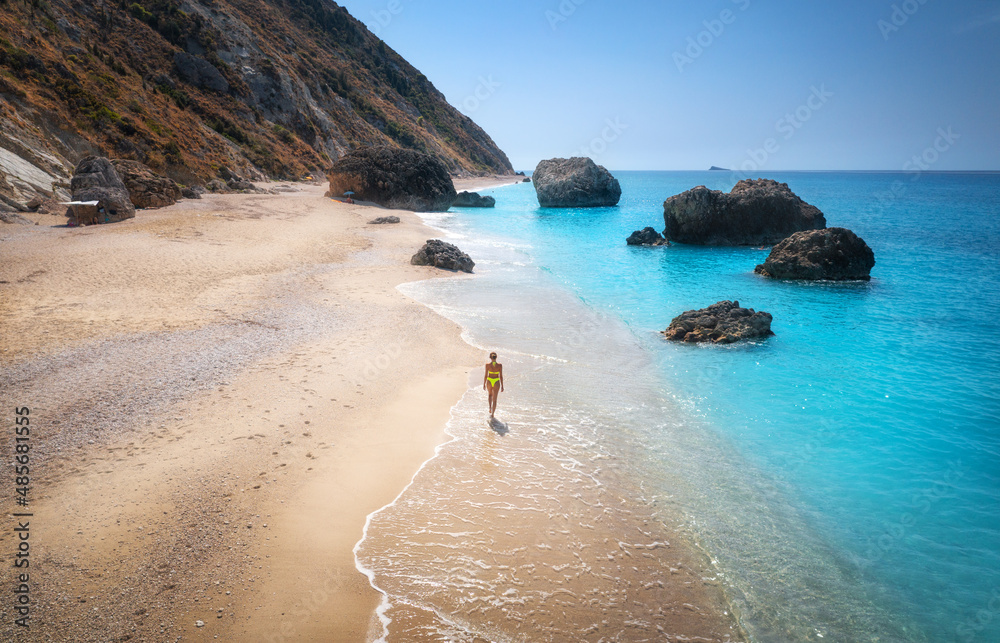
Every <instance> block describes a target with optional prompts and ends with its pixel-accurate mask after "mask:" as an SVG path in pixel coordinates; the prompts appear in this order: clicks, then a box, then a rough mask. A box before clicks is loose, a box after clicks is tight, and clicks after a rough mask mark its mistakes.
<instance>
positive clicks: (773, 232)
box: [663, 179, 826, 246]
mask: <svg viewBox="0 0 1000 643" xmlns="http://www.w3.org/2000/svg"><path fill="white" fill-rule="evenodd" d="M663 222H664V224H665V226H666V227H665V228H664V230H663V235H664V236H665V237H666V238H667V239H669V240H670V241H677V242H680V243H691V244H696V245H705V246H748V245H770V244H774V243H778V242H779V241H781V240H782V239H784V238H785V237H787V236H788V235H790V234H792V233H793V232H799V231H801V230H815V229H822V228H825V227H826V218H825V217H824V216H823V213H822V212H820V211H819V208H816V207H815V206H812V205H809V204H808V203H806V202H805V201H803V200H802V199H800V198H799V197H798V196H796V195H795V194H794V193H793V192H792V191H791V190H790V189H789V188H788V185H787V184H786V183H778V182H777V181H772V180H771V179H747V180H743V181H740V182H739V183H737V184H736V186H735V187H733V189H732V191H730V192H729V193H728V194H726V193H724V192H721V191H719V190H709V189H708V188H706V187H705V186H704V185H699V186H698V187H696V188H693V189H691V190H688V191H687V192H683V193H681V194H677V195H674V196H672V197H670V198H669V199H667V200H666V201H664V203H663Z"/></svg>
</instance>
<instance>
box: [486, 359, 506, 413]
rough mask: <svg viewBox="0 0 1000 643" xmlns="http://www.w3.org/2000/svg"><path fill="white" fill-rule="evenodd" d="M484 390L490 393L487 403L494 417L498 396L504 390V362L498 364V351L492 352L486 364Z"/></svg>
mask: <svg viewBox="0 0 1000 643" xmlns="http://www.w3.org/2000/svg"><path fill="white" fill-rule="evenodd" d="M483 390H485V391H487V392H488V393H489V394H490V397H489V400H488V401H487V404H488V405H489V407H490V417H491V418H492V417H493V414H494V413H495V412H496V410H497V396H498V395H499V394H500V392H501V391H503V364H497V354H496V353H490V362H489V363H488V364H487V365H486V374H485V375H483Z"/></svg>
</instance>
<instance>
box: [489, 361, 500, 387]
mask: <svg viewBox="0 0 1000 643" xmlns="http://www.w3.org/2000/svg"><path fill="white" fill-rule="evenodd" d="M493 364H494V365H496V362H493ZM486 381H487V382H489V383H490V388H493V387H494V386H496V385H497V382H499V381H500V371H490V370H487V371H486Z"/></svg>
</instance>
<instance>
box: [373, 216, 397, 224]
mask: <svg viewBox="0 0 1000 643" xmlns="http://www.w3.org/2000/svg"><path fill="white" fill-rule="evenodd" d="M368 223H369V224H370V225H383V224H386V223H399V217H397V216H396V215H390V216H388V217H376V218H374V219H372V220H371V221H369V222H368Z"/></svg>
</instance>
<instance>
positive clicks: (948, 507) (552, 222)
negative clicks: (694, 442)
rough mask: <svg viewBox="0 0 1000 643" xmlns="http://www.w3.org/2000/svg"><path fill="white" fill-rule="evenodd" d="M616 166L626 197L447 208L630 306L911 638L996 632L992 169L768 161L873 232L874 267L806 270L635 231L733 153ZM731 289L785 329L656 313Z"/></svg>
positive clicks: (658, 353) (598, 303) (549, 269)
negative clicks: (832, 274)
mask: <svg viewBox="0 0 1000 643" xmlns="http://www.w3.org/2000/svg"><path fill="white" fill-rule="evenodd" d="M615 174H616V176H617V177H618V178H619V180H620V181H621V184H622V191H623V196H622V200H621V203H620V204H619V206H618V207H616V208H598V209H566V210H563V209H540V208H538V205H537V201H536V200H535V196H534V190H533V189H532V187H531V185H530V184H522V185H517V186H511V187H506V188H501V189H497V190H494V191H492V192H490V193H492V194H494V195H495V196H496V198H497V207H496V209H495V210H476V209H460V210H453V212H456V216H454V217H449V218H448V219H447V220H446V221H444V222H443V223H442V224H441V225H443V227H445V228H446V229H447V230H449V231H450V232H452V233H454V234H457V235H459V236H462V235H464V236H467V237H474V236H478V237H483V236H485V237H487V238H495V239H505V240H512V241H515V242H516V243H518V244H523V247H525V248H529V249H528V250H526V252H528V253H529V254H530V260H531V262H533V263H534V264H535V265H537V266H538V267H540V268H541V269H542V271H544V272H546V273H548V274H549V275H550V276H551V278H552V280H553V281H554V282H555V283H558V284H561V285H562V286H563V287H565V288H566V289H568V290H570V291H571V292H572V293H574V294H575V295H576V296H577V297H578V298H579V299H580V300H581V301H582V302H584V303H585V304H586V305H587V306H589V307H592V308H593V309H595V310H598V311H601V312H603V313H605V314H608V315H611V316H614V317H616V318H618V319H620V320H621V321H622V322H624V323H625V324H626V325H627V326H628V327H629V328H630V329H631V331H632V333H633V334H634V335H635V337H636V338H637V339H638V341H639V343H640V344H641V345H642V346H643V347H644V349H645V350H647V351H648V352H649V354H650V355H651V356H652V359H653V360H654V361H655V363H656V364H657V365H658V366H659V372H660V373H661V375H662V377H663V382H664V386H665V387H667V388H668V389H669V390H670V391H671V392H672V394H673V396H674V397H675V399H677V401H678V402H679V403H680V404H681V406H682V408H684V409H685V411H686V412H687V413H690V414H691V416H692V417H697V418H699V419H700V420H703V421H704V422H706V423H707V424H708V426H710V427H711V430H712V431H715V432H716V433H717V435H718V437H719V439H720V440H724V441H726V442H728V443H729V444H730V445H732V447H733V448H734V449H735V450H736V451H737V452H738V453H739V455H740V457H741V458H743V459H745V462H746V463H747V464H748V466H752V467H755V468H756V469H758V470H759V471H760V472H761V473H762V474H763V475H765V476H767V477H768V478H769V479H770V480H771V481H772V482H773V484H774V485H775V488H776V489H778V490H779V492H780V494H781V496H782V498H783V500H784V501H786V502H788V503H789V504H790V505H791V507H793V509H794V511H795V512H796V513H797V515H798V516H799V517H800V518H801V520H802V521H803V522H804V523H805V524H806V525H807V526H808V528H809V529H810V530H811V531H812V532H813V533H815V534H817V535H818V538H819V539H820V540H821V541H822V542H823V545H824V546H825V547H828V548H829V549H830V551H831V552H833V555H834V557H835V558H836V559H837V560H838V561H840V564H841V565H842V567H843V571H844V574H845V577H846V578H851V579H854V580H853V581H852V582H857V583H858V586H859V587H864V588H865V591H868V592H870V593H871V594H872V595H873V596H875V600H877V601H878V602H879V604H880V605H881V606H882V607H884V608H885V609H886V610H887V611H888V612H889V613H891V614H892V615H893V617H894V618H897V619H898V620H899V621H901V622H903V623H905V631H907V632H909V633H910V634H908V635H907V638H912V640H932V641H951V640H955V641H1000V379H998V376H997V370H998V367H1000V336H998V335H1000V323H998V320H1000V216H998V215H1000V175H997V174H929V173H928V174H922V175H907V174H893V173H885V174H879V173H821V172H816V173H810V172H801V173H799V172H789V173H779V172H775V173H771V174H768V175H767V177H768V178H773V179H776V180H778V181H782V182H786V183H788V185H789V186H790V187H791V188H792V190H793V191H794V192H795V193H796V194H798V195H799V196H800V197H801V198H803V199H804V200H805V201H807V202H809V203H811V204H813V205H815V206H817V207H819V208H820V209H821V210H822V211H823V212H824V214H825V215H826V218H827V223H828V225H831V226H842V227H847V228H850V229H852V230H854V231H855V232H856V233H857V234H859V235H860V236H861V237H862V238H864V239H865V240H866V241H867V243H868V245H869V246H871V248H872V249H873V250H874V252H875V257H876V262H877V263H876V266H875V268H874V269H873V271H872V280H871V281H870V282H864V283H860V282H859V283H795V282H781V281H773V280H766V279H763V278H760V277H758V276H756V275H754V274H753V272H752V271H753V268H754V266H755V265H756V264H757V263H760V262H761V261H762V260H763V259H764V258H765V257H766V255H767V250H760V249H755V248H707V247H696V246H684V245H674V246H672V247H669V248H634V247H627V246H626V245H625V243H624V239H625V237H626V236H628V234H629V233H631V232H632V231H633V230H636V229H639V228H642V227H645V226H647V225H652V226H653V227H655V228H657V229H660V230H662V228H663V216H662V203H663V201H664V199H666V198H667V197H669V196H671V195H673V194H677V193H679V192H682V191H684V190H687V189H689V188H691V187H694V186H696V185H706V186H708V187H709V188H712V189H721V190H724V191H728V190H729V189H730V188H731V187H732V186H733V184H734V182H735V178H734V177H732V176H730V175H729V174H728V173H723V172H719V173H716V172H616V173H615ZM894 184H895V190H893V186H894ZM901 185H902V186H903V189H902V190H900V189H899V187H900V186H901ZM890 191H894V192H895V194H896V196H895V197H893V198H886V197H885V195H886V194H887V193H889V192H890ZM507 296H516V293H509V294H508V295H507ZM722 299H738V300H739V301H740V302H741V304H742V305H743V306H745V307H751V308H755V309H758V310H765V311H768V312H770V313H771V314H772V315H773V316H774V322H773V326H772V328H773V330H774V332H775V333H776V335H775V336H774V337H772V338H770V339H768V340H766V341H762V342H757V343H753V344H744V345H737V346H735V347H726V348H721V347H694V346H687V345H676V344H673V343H668V342H666V341H664V340H663V339H662V337H661V336H659V335H658V334H657V331H660V330H663V329H664V328H666V326H667V325H668V323H669V322H670V320H671V318H673V317H674V316H675V315H677V314H679V313H681V312H682V311H684V310H689V309H692V308H701V307H704V306H707V305H709V304H711V303H714V302H716V301H719V300H722ZM764 501H766V499H765V500H761V502H764ZM708 542H709V545H708V546H709V548H711V546H712V545H711V539H710V538H709V539H708ZM728 560H730V561H731V564H732V565H734V566H738V565H739V552H738V551H734V552H729V558H728ZM723 565H725V562H723ZM738 576H739V574H735V575H734V578H736V580H735V581H734V582H735V583H737V584H738V583H739V579H738V578H737V577H738ZM773 581H774V582H781V580H780V579H777V578H775V579H773ZM814 598H815V599H816V600H821V601H822V600H824V599H825V598H828V599H829V600H830V601H831V602H835V599H836V597H823V596H822V595H820V596H815V597H814ZM756 607H759V606H756ZM747 609H749V610H751V611H752V610H753V609H755V605H754V604H753V602H752V601H751V602H750V604H749V605H748V607H747ZM746 616H747V620H748V623H750V625H751V627H750V629H751V631H753V629H754V628H753V627H752V623H753V620H754V615H753V614H752V613H751V614H748V615H746ZM833 618H836V616H834V617H833ZM761 631H763V630H761Z"/></svg>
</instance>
